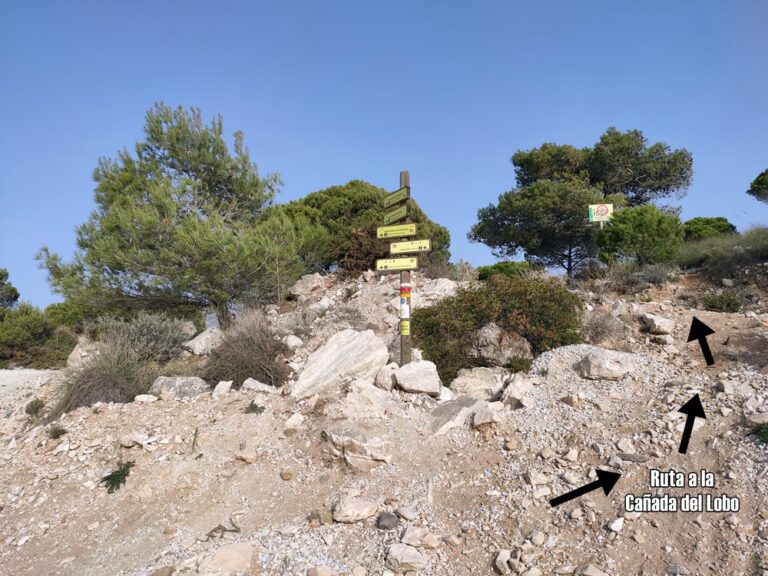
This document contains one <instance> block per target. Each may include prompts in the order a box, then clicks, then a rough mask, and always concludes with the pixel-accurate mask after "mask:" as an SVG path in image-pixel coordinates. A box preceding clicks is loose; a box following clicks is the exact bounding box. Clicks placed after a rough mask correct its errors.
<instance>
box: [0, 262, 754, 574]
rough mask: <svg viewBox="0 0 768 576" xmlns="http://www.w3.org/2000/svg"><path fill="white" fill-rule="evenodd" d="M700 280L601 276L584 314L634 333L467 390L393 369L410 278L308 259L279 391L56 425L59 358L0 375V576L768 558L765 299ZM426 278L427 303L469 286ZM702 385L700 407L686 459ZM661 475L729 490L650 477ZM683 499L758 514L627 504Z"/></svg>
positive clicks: (465, 383) (559, 353)
mask: <svg viewBox="0 0 768 576" xmlns="http://www.w3.org/2000/svg"><path fill="white" fill-rule="evenodd" d="M694 283H695V279H686V278H683V280H682V281H681V283H680V284H678V285H675V286H667V287H665V288H663V289H656V290H653V291H650V292H646V293H644V294H643V295H642V297H640V298H638V299H635V300H634V301H629V299H626V301H625V300H622V299H620V298H618V297H617V296H615V295H610V294H604V293H603V294H588V295H587V300H588V308H589V310H588V312H589V313H590V314H597V313H600V312H605V313H608V314H611V315H613V316H615V317H617V318H619V319H621V320H622V321H623V322H624V323H625V324H626V326H627V330H626V333H625V334H624V335H623V336H622V337H620V338H618V341H614V342H612V343H610V345H603V346H604V347H603V348H598V347H595V346H591V345H587V344H583V345H576V346H568V347H564V348H559V349H556V350H552V351H550V352H547V353H545V354H543V355H542V356H540V357H538V358H536V360H535V361H534V364H533V368H532V369H531V371H530V372H529V373H528V374H526V375H524V376H523V375H517V376H513V375H512V374H508V373H506V372H504V371H503V370H500V369H493V370H491V369H478V370H475V371H471V372H467V373H464V374H463V375H462V376H461V377H460V380H459V381H458V382H455V383H454V384H452V386H451V389H452V390H453V392H451V391H449V390H448V389H447V388H445V387H444V386H442V385H441V383H440V382H439V381H437V380H436V378H437V376H436V373H435V372H434V368H433V367H431V366H430V363H428V362H415V363H413V364H412V365H409V367H404V368H398V367H397V366H396V365H392V364H388V362H390V360H393V359H396V358H397V356H398V351H397V339H396V338H395V337H394V336H395V326H396V324H397V310H398V300H397V291H396V288H397V280H396V278H395V277H393V276H390V277H383V278H379V277H378V276H376V275H374V274H366V275H365V276H364V277H361V278H359V279H357V280H353V281H345V282H342V281H338V280H336V279H335V278H332V277H326V278H313V277H308V278H306V279H304V280H303V284H301V285H300V286H298V287H296V289H295V298H296V301H295V302H293V303H287V304H286V305H284V306H282V307H281V308H280V309H277V308H275V309H273V310H272V311H271V312H270V317H271V319H272V321H273V323H274V324H275V326H277V327H279V328H280V330H281V331H282V332H283V333H284V334H286V335H287V338H286V341H287V342H288V343H289V345H290V346H291V347H293V349H294V356H293V357H292V358H291V359H289V360H290V363H291V366H292V367H293V368H294V370H295V376H294V380H293V381H292V382H291V383H290V385H289V386H287V387H285V389H284V390H280V391H275V390H273V389H269V388H268V387H264V386H263V385H260V384H259V383H257V382H255V381H251V382H249V383H248V384H247V385H246V386H244V387H243V388H242V389H240V390H238V391H235V390H228V389H227V386H226V385H222V386H220V387H218V388H217V390H216V391H215V392H214V393H213V394H211V393H210V392H208V391H207V388H205V387H200V389H196V388H195V385H194V384H195V383H194V382H190V381H179V380H173V379H170V380H165V381H162V382H159V383H158V384H157V385H156V386H155V387H154V388H153V390H152V391H151V392H152V394H151V395H146V396H142V397H139V398H137V400H136V401H135V402H133V403H130V404H124V405H118V404H109V405H97V406H95V407H93V408H81V409H78V410H76V411H74V412H71V413H69V414H66V415H65V416H63V417H61V418H60V419H59V420H57V421H56V422H55V424H58V425H59V426H62V427H63V428H65V429H66V431H67V432H66V434H64V435H63V436H61V437H60V438H57V439H51V438H50V437H49V434H48V432H49V429H50V425H37V426H35V425H33V424H31V423H30V421H29V417H28V416H27V415H26V414H25V413H24V404H25V403H26V402H27V401H28V400H29V399H30V398H32V397H47V398H50V397H52V396H53V395H54V394H55V390H56V381H57V379H59V378H60V377H61V375H60V374H57V373H51V374H47V373H46V374H39V373H37V372H34V373H33V372H32V371H30V372H22V371H13V373H10V374H9V372H10V371H6V372H0V397H2V400H0V407H1V408H2V413H0V416H2V420H1V421H0V426H1V428H0V430H1V431H2V436H1V437H0V574H3V575H6V574H7V575H9V576H10V575H14V576H16V575H32V574H34V575H40V574H56V575H91V574H93V575H97V574H98V575H104V574H121V575H126V576H127V575H130V576H148V575H153V576H161V575H164V576H168V575H171V574H173V575H191V574H265V575H267V574H279V575H294V574H295V575H305V574H314V575H323V574H325V575H328V574H337V575H341V574H354V575H363V574H367V575H383V574H399V573H413V574H419V575H464V574H466V575H469V574H498V573H502V574H524V575H526V576H535V575H540V576H541V575H549V574H585V575H593V576H595V575H597V576H599V575H602V574H608V575H611V576H618V575H659V574H691V575H694V574H696V575H713V574H717V575H719V574H723V575H725V574H734V575H735V574H738V575H741V574H744V575H764V574H768V511H767V510H766V507H765V502H766V497H765V494H766V493H768V445H766V444H761V443H759V442H758V441H757V440H756V439H755V437H754V436H753V435H749V432H750V426H751V425H754V424H756V423H758V422H761V421H766V420H768V368H767V367H768V328H767V327H766V326H768V314H766V308H768V300H766V299H765V298H764V297H763V298H762V300H761V299H760V298H759V297H758V298H757V299H756V300H753V301H752V305H751V306H750V309H749V310H747V312H744V313H738V314H725V313H712V312H704V311H701V310H695V309H691V308H689V307H688V306H687V305H685V302H684V301H683V300H682V299H681V298H679V296H680V295H681V294H683V293H686V292H690V291H691V290H695V289H698V287H697V286H696V285H695V284H694ZM414 284H415V294H416V296H415V304H416V306H423V305H427V304H429V303H430V302H433V301H436V300H438V299H439V298H442V297H444V296H446V295H449V294H451V293H453V291H455V289H456V288H457V285H456V284H455V283H453V282H451V281H449V280H437V281H433V280H426V279H424V278H422V277H420V276H418V275H414ZM694 315H696V316H697V317H698V318H699V319H701V320H702V321H704V322H705V323H706V324H707V325H709V326H711V327H712V328H713V329H714V330H715V331H716V333H715V334H714V335H713V336H710V337H709V342H710V345H711V348H712V352H713V354H714V356H715V359H716V363H715V365H714V366H710V367H707V366H706V365H705V363H704V360H703V357H702V354H701V351H700V348H699V346H698V343H696V342H693V343H690V344H687V343H686V339H687V335H688V329H689V327H690V324H691V319H692V317H693V316H694ZM649 330H650V332H649ZM654 332H655V334H654ZM202 348H204V346H202ZM605 348H612V349H614V350H620V351H619V352H612V351H607V350H606V349H605ZM201 351H204V350H202V349H201ZM182 384H183V386H182ZM198 384H199V383H198ZM443 384H447V383H443ZM11 389H13V392H12V393H8V394H6V393H5V391H7V390H11ZM189 391H196V392H194V393H192V392H189ZM694 394H698V395H699V397H700V398H701V402H702V404H703V406H704V409H705V412H706V419H705V420H702V419H697V420H696V424H695V426H694V428H693V433H692V437H691V442H690V446H689V448H688V450H687V453H686V454H680V453H679V452H678V447H679V443H680V439H681V435H682V433H683V429H684V426H685V419H686V417H685V415H684V414H681V413H679V412H678V409H679V408H680V407H681V406H682V405H683V404H684V403H686V402H687V401H688V400H690V399H691V398H692V396H693V395H694ZM249 406H250V407H251V408H250V409H249ZM262 408H263V410H262ZM120 461H123V462H126V461H131V462H133V467H132V468H130V474H129V475H128V477H127V480H126V483H125V485H124V486H123V487H121V488H120V489H119V490H116V491H114V492H113V493H109V492H108V491H107V489H106V488H105V487H104V485H103V484H101V483H100V480H101V478H102V477H103V476H104V475H105V474H107V473H109V472H111V471H113V470H114V469H115V468H116V466H117V464H118V462H120ZM597 468H600V469H603V470H610V471H613V472H617V473H620V474H621V478H620V479H619V481H618V483H617V484H616V486H615V488H614V489H613V491H612V492H611V493H610V494H609V495H607V496H606V495H605V494H604V493H603V492H602V491H600V490H597V491H593V492H590V493H589V494H587V495H584V496H582V497H580V498H576V499H574V500H571V501H569V502H567V503H565V504H562V505H560V506H557V507H552V506H550V503H549V500H550V499H551V498H553V497H554V496H557V495H560V494H564V493H566V492H568V491H571V490H574V489H575V488H578V487H580V486H583V485H584V484H587V483H589V482H592V481H593V480H595V478H596V473H595V470H596V469H597ZM652 469H657V470H664V471H666V470H670V469H674V470H676V471H680V472H684V473H686V474H687V473H689V472H696V473H700V471H701V470H707V471H709V472H711V473H713V474H714V483H715V486H714V487H706V488H701V487H698V488H690V489H689V488H676V487H670V488H651V487H650V486H649V475H650V470H652ZM686 493H690V494H698V493H701V494H704V495H711V496H713V497H714V496H718V495H721V494H727V495H729V496H735V497H738V498H739V504H740V508H739V511H738V512H679V511H678V512H640V513H638V512H628V511H627V510H626V509H625V498H626V496H627V495H638V496H641V495H643V494H654V495H663V494H667V495H671V496H682V495H684V494H686Z"/></svg>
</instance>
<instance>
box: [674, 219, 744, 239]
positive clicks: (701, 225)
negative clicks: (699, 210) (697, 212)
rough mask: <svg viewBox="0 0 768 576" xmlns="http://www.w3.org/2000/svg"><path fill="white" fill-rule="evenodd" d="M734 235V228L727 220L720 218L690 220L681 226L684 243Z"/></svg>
mask: <svg viewBox="0 0 768 576" xmlns="http://www.w3.org/2000/svg"><path fill="white" fill-rule="evenodd" d="M735 233H736V226H734V225H733V224H731V223H730V222H728V219H727V218H723V217H722V216H718V217H717V218H706V217H698V218H691V219H690V220H687V221H686V222H685V223H684V224H683V237H684V239H685V241H686V242H692V241H696V240H704V239H705V238H715V237H716V236H723V235H727V234H735Z"/></svg>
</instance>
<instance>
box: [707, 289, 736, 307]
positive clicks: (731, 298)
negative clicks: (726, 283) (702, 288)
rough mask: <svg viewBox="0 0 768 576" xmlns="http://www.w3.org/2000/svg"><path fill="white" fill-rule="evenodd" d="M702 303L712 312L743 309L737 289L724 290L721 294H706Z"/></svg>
mask: <svg viewBox="0 0 768 576" xmlns="http://www.w3.org/2000/svg"><path fill="white" fill-rule="evenodd" d="M701 305H702V307H703V308H704V309H705V310H709V311H710V312H738V311H739V310H741V297H740V296H739V293H738V292H736V291H735V290H723V291H722V292H720V293H719V294H718V293H712V294H705V295H704V296H703V297H702V299H701Z"/></svg>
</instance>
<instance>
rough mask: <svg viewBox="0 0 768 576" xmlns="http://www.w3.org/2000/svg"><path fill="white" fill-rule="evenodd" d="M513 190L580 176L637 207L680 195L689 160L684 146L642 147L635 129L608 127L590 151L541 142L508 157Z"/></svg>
mask: <svg viewBox="0 0 768 576" xmlns="http://www.w3.org/2000/svg"><path fill="white" fill-rule="evenodd" d="M512 164H513V165H514V167H515V176H516V178H517V184H518V186H528V185H530V184H532V183H533V182H536V181H537V180H555V181H564V180H568V179H572V178H574V177H586V178H587V179H588V180H589V182H590V184H591V185H593V186H601V189H602V191H603V195H604V196H612V195H615V194H623V195H624V196H625V198H626V201H627V205H629V206H637V205H640V204H646V203H648V202H651V201H654V200H657V199H660V198H665V197H668V196H674V195H676V196H682V195H683V194H684V193H685V190H686V189H687V188H688V186H689V185H690V183H691V177H692V173H693V160H692V157H691V153H690V152H688V151H687V150H685V149H684V148H682V149H678V150H672V149H671V148H670V147H669V145H668V144H666V143H664V142H656V143H655V144H651V145H649V144H648V141H647V140H646V138H645V136H644V135H643V133H642V132H641V131H640V130H627V131H626V132H621V131H619V130H617V129H616V128H609V129H608V130H606V131H605V133H603V135H602V136H600V140H599V141H598V142H597V144H595V145H594V146H593V147H588V148H574V147H573V146H570V145H567V144H553V143H545V144H542V145H541V146H540V147H538V148H533V149H531V150H521V151H518V152H516V153H515V154H514V155H513V156H512Z"/></svg>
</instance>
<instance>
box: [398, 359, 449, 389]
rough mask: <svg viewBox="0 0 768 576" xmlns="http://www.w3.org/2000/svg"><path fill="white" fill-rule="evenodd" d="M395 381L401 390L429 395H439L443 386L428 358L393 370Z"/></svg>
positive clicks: (435, 368)
mask: <svg viewBox="0 0 768 576" xmlns="http://www.w3.org/2000/svg"><path fill="white" fill-rule="evenodd" d="M395 382H396V383H397V386H398V388H400V389H401V390H404V391H406V392H412V393H414V394H429V395H430V396H439V395H440V390H441V389H442V387H443V383H442V382H441V381H440V376H439V375H438V373H437V367H436V366H435V364H434V363H433V362H430V361H428V360H417V361H415V362H409V363H408V364H406V365H405V366H401V367H400V368H398V369H397V370H395Z"/></svg>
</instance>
